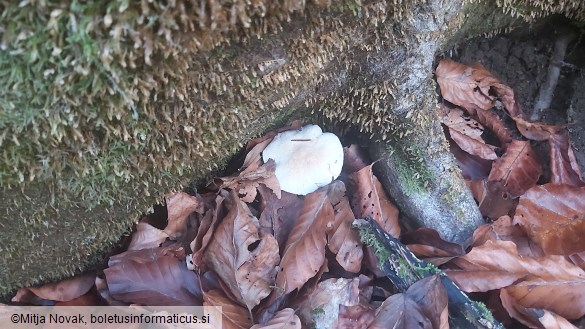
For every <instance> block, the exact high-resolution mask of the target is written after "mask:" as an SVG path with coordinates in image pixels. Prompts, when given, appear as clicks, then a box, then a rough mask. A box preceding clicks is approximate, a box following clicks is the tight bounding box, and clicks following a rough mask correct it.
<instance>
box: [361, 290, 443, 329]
mask: <svg viewBox="0 0 585 329" xmlns="http://www.w3.org/2000/svg"><path fill="white" fill-rule="evenodd" d="M386 328H395V329H401V328H403V329H408V328H421V329H432V328H433V325H432V323H431V321H430V320H429V319H428V318H427V317H426V315H425V314H424V313H423V311H422V309H421V308H420V306H419V305H418V304H417V303H416V302H415V301H413V300H412V299H410V298H409V297H408V296H406V295H405V294H396V295H392V296H390V297H388V299H386V300H385V301H384V302H383V303H382V305H380V307H378V309H376V313H375V315H374V321H372V323H371V324H370V326H369V327H368V329H386Z"/></svg>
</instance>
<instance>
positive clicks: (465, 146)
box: [449, 129, 498, 160]
mask: <svg viewBox="0 0 585 329" xmlns="http://www.w3.org/2000/svg"><path fill="white" fill-rule="evenodd" d="M449 135H451V139H452V140H453V141H454V142H455V143H457V145H459V147H460V148H461V149H462V150H463V151H465V152H467V153H469V154H472V155H475V156H478V157H480V158H482V159H485V160H495V159H497V158H498V156H497V155H496V152H495V151H494V150H495V147H494V146H491V145H487V144H486V143H485V142H484V141H483V140H477V139H474V138H471V137H470V136H467V135H464V134H462V133H461V132H459V131H457V130H453V129H449Z"/></svg>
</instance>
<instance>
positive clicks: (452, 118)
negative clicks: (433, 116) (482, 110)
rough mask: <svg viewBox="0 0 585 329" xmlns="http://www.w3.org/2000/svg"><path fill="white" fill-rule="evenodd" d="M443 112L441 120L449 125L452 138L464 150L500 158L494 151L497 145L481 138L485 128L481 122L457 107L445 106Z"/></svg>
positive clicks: (489, 158) (476, 154)
mask: <svg viewBox="0 0 585 329" xmlns="http://www.w3.org/2000/svg"><path fill="white" fill-rule="evenodd" d="M442 113H443V116H442V117H441V122H442V123H443V124H444V125H446V126H447V127H449V135H450V136H451V139H452V140H453V141H454V142H455V143H457V145H459V147H460V148H461V149H462V150H463V151H465V152H467V153H469V154H472V155H475V156H478V157H480V158H482V159H486V160H495V159H497V158H498V157H497V155H496V153H495V151H494V149H495V147H494V146H491V145H487V144H486V143H485V141H484V140H483V139H482V138H481V135H482V134H483V131H484V128H483V126H482V125H481V124H479V122H477V121H475V120H474V119H472V118H471V117H469V115H468V114H467V113H465V112H463V111H462V110H460V109H457V108H455V109H449V108H447V107H446V106H443V107H442Z"/></svg>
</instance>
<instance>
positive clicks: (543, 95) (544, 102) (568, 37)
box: [530, 32, 575, 122]
mask: <svg viewBox="0 0 585 329" xmlns="http://www.w3.org/2000/svg"><path fill="white" fill-rule="evenodd" d="M574 37H575V35H574V34H573V33H570V32H569V33H563V34H561V35H560V36H559V37H558V38H557V39H556V40H555V47H554V49H553V53H552V56H551V59H550V63H549V65H548V74H547V76H546V80H545V81H544V83H543V84H542V85H541V86H540V90H539V91H538V98H537V101H536V103H535V104H534V108H533V109H532V114H531V115H530V120H531V121H533V122H534V121H540V120H542V112H543V111H544V110H546V109H548V108H550V104H551V103H552V100H553V95H554V92H555V89H556V87H557V83H558V82H559V76H560V75H561V66H562V64H563V60H564V59H565V54H566V53H567V47H568V45H569V43H570V42H571V41H572V40H573V38H574Z"/></svg>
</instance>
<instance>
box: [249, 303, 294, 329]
mask: <svg viewBox="0 0 585 329" xmlns="http://www.w3.org/2000/svg"><path fill="white" fill-rule="evenodd" d="M250 329H301V320H300V319H299V317H298V316H296V314H295V311H294V310H293V309H292V308H285V309H282V310H280V311H278V312H277V313H276V314H274V317H273V318H272V319H270V320H269V321H268V322H266V323H265V324H255V325H253V326H252V327H251V328H250Z"/></svg>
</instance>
